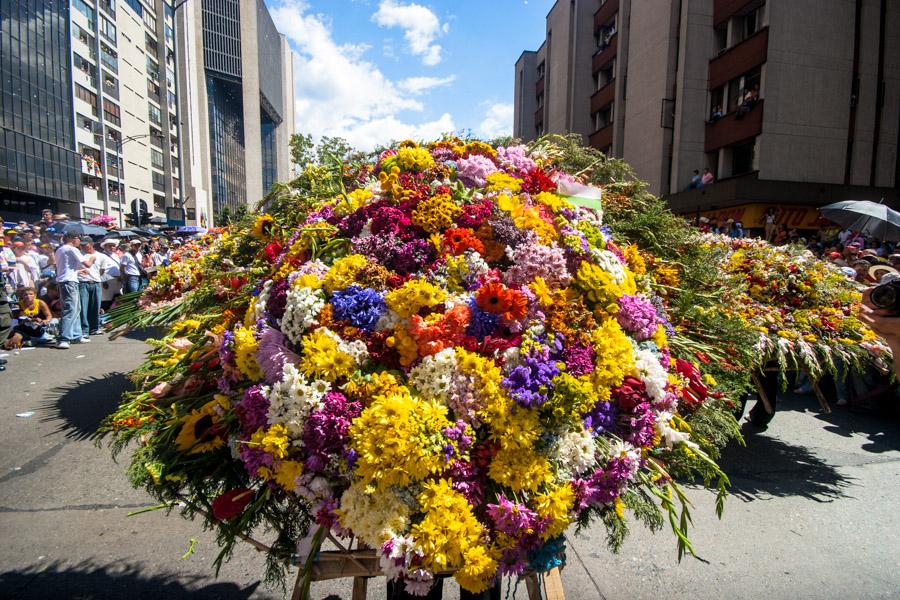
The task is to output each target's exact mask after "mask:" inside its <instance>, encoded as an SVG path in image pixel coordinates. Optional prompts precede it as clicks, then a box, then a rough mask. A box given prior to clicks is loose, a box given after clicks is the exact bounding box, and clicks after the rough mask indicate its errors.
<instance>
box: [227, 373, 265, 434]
mask: <svg viewBox="0 0 900 600" xmlns="http://www.w3.org/2000/svg"><path fill="white" fill-rule="evenodd" d="M234 412H235V413H236V414H237V416H238V420H239V421H240V422H241V431H242V432H243V433H244V435H247V436H249V435H250V434H252V433H253V432H254V431H256V430H257V429H259V428H260V427H264V426H265V425H266V424H267V422H268V421H267V415H268V413H269V398H268V397H267V396H266V395H265V394H264V393H263V386H261V385H254V386H250V387H248V388H247V391H245V392H244V397H243V398H241V401H240V402H238V404H237V406H235V407H234Z"/></svg>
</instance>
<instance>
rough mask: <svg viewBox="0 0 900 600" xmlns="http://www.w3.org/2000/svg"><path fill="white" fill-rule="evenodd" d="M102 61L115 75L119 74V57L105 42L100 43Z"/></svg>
mask: <svg viewBox="0 0 900 600" xmlns="http://www.w3.org/2000/svg"><path fill="white" fill-rule="evenodd" d="M100 60H101V61H102V62H103V64H104V65H106V66H107V67H109V69H111V70H112V71H113V72H114V73H118V72H119V55H118V54H116V51H115V50H113V49H112V48H110V47H109V46H107V45H106V44H104V43H103V42H100Z"/></svg>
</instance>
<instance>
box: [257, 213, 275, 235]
mask: <svg viewBox="0 0 900 600" xmlns="http://www.w3.org/2000/svg"><path fill="white" fill-rule="evenodd" d="M274 226H275V219H273V218H272V215H268V214H262V215H259V216H258V217H256V221H255V222H254V223H253V232H252V234H251V235H253V237H255V238H257V239H260V240H267V239H269V238H270V237H272V228H273V227H274Z"/></svg>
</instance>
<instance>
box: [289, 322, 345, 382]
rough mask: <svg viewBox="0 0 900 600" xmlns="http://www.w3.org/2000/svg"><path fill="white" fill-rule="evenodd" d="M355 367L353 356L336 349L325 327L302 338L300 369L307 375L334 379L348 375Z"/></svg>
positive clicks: (335, 344) (326, 379)
mask: <svg viewBox="0 0 900 600" xmlns="http://www.w3.org/2000/svg"><path fill="white" fill-rule="evenodd" d="M355 367H356V363H355V361H354V360H353V357H352V356H350V355H349V354H347V353H346V352H342V351H341V350H340V349H338V345H337V341H335V339H334V338H333V337H331V335H329V334H328V330H327V329H324V328H320V329H316V330H315V331H313V332H312V333H310V334H309V335H307V336H305V337H304V338H303V358H302V360H301V361H300V370H302V371H303V373H304V374H306V375H307V376H309V377H313V378H321V379H324V380H325V381H335V380H337V379H340V378H341V377H346V376H347V375H349V374H350V373H351V372H352V371H353V369H354V368H355Z"/></svg>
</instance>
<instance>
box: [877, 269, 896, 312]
mask: <svg viewBox="0 0 900 600" xmlns="http://www.w3.org/2000/svg"><path fill="white" fill-rule="evenodd" d="M869 300H870V301H871V302H872V306H874V307H876V308H881V309H884V310H889V311H891V312H895V313H900V276H898V275H893V274H892V275H885V276H884V277H883V278H882V280H881V283H880V284H879V285H877V286H875V288H873V289H872V293H871V294H870V296H869Z"/></svg>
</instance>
